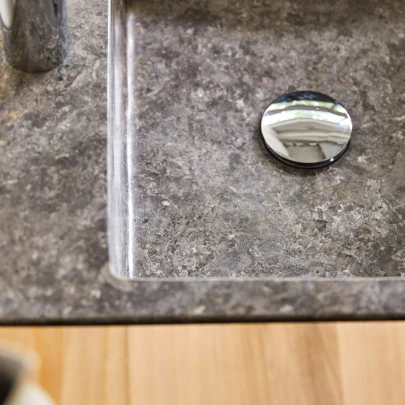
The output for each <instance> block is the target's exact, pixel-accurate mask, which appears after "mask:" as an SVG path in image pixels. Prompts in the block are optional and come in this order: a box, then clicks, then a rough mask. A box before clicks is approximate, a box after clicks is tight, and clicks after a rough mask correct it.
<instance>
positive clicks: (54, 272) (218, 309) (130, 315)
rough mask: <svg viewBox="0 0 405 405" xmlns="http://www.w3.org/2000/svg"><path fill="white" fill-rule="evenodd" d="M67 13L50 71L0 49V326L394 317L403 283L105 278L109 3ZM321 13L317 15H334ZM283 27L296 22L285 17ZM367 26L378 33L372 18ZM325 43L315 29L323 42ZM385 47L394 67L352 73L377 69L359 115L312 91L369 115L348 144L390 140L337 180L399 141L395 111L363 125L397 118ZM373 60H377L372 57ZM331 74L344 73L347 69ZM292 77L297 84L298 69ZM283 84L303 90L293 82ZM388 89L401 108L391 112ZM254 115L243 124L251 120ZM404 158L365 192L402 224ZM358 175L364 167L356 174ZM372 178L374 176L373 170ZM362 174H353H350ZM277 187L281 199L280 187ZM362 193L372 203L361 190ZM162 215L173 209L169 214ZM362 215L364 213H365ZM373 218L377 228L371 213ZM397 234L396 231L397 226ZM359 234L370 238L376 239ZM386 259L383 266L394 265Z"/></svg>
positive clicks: (95, 0) (399, 49)
mask: <svg viewBox="0 0 405 405" xmlns="http://www.w3.org/2000/svg"><path fill="white" fill-rule="evenodd" d="M113 3H114V4H113V5H114V7H118V5H119V4H122V3H121V2H120V0H114V1H113ZM283 4H284V2H281V1H280V2H278V1H277V2H274V6H275V7H276V10H277V9H280V7H281V8H284V7H285V6H284V5H283ZM289 4H291V7H292V10H293V9H294V7H296V6H294V4H295V2H294V3H289ZM353 4H354V3H353ZM356 4H357V3H356ZM370 4H373V3H370ZM253 5H254V2H252V7H253ZM394 5H395V4H394V2H385V3H384V6H381V7H383V9H382V11H381V13H382V16H383V18H382V20H381V21H382V22H381V24H383V26H385V25H387V26H390V24H391V22H389V21H387V18H386V17H384V16H386V14H384V13H388V15H389V17H390V19H391V18H392V19H393V23H394V24H396V25H395V26H397V24H398V21H399V19H400V13H401V12H402V9H401V7H397V15H395V16H394V15H393V14H392V10H393V9H394ZM399 6H400V4H399ZM67 8H68V10H67V11H68V17H69V20H68V22H69V31H70V53H69V55H68V57H67V59H66V60H65V61H64V63H63V65H62V66H61V67H60V68H59V69H56V70H54V71H52V72H49V73H46V74H39V75H33V74H22V73H19V72H17V71H15V70H14V69H13V68H11V67H10V66H9V65H7V64H6V62H5V59H4V53H3V52H2V49H0V77H1V78H2V80H1V81H0V324H21V323H25V324H27V323H29V324H34V323H35V324H50V323H63V324H70V323H118V322H124V323H139V322H207V321H256V320H290V319H294V320H302V319H312V320H315V319H364V318H367V319H369V318H372V319H377V318H379V319H398V318H401V319H405V280H404V279H403V278H393V277H386V278H371V277H363V278H361V279H359V278H344V279H343V278H330V277H329V278H323V279H319V278H318V279H313V278H310V279H308V278H293V279H284V280H282V279H275V278H270V277H267V278H238V279H222V280H218V279H215V278H206V279H205V280H199V281H198V280H195V279H189V280H171V281H169V280H156V279H149V280H137V281H125V280H120V279H117V278H115V277H113V276H112V275H111V273H110V271H109V264H108V257H107V243H106V224H105V217H106V209H105V208H106V198H107V196H106V138H107V117H106V108H107V94H106V80H107V75H106V73H107V72H106V71H107V50H106V47H107V4H106V2H105V1H104V0H103V1H101V0H86V1H84V0H70V1H68V2H67ZM370 9H371V10H374V11H373V13H376V12H377V11H376V10H377V9H376V8H375V7H374V8H373V7H371V6H370ZM328 15H329V14H327V15H326V16H323V17H322V16H321V17H322V18H331V17H328ZM372 15H374V14H372ZM159 18H161V17H159ZM289 18H296V17H295V16H294V13H293V14H292V15H291V16H290V17H289ZM335 18H337V17H335ZM384 18H385V19H384ZM314 19H315V21H317V19H316V18H315V17H314ZM367 21H370V20H367V19H364V24H365V26H366V25H367V24H368V22H367ZM371 21H374V22H375V24H376V25H377V20H376V19H371ZM276 22H277V20H275V23H276ZM292 22H293V21H291V24H292ZM280 23H282V21H280ZM284 24H285V23H284ZM359 24H360V23H359ZM384 24H385V25H384ZM196 25H198V24H197V22H196ZM335 25H338V24H337V23H336V24H335ZM402 32H403V31H402ZM327 33H328V29H327V26H325V28H324V31H323V35H325V36H326V35H327ZM384 38H385V39H384V41H387V43H388V42H389V43H392V44H395V43H396V44H397V45H391V60H390V61H387V60H385V59H384V60H381V61H380V62H379V63H376V64H371V66H370V67H368V66H364V67H363V71H364V72H365V73H367V69H369V68H371V69H374V70H375V71H376V74H375V75H374V76H369V75H366V74H364V75H361V74H360V73H356V78H357V79H356V80H357V83H356V86H357V87H356V89H361V92H362V96H361V97H362V98H363V99H364V101H362V102H361V105H363V103H365V105H367V108H366V107H365V106H364V107H361V109H358V110H356V108H360V107H356V103H353V104H352V105H350V103H351V101H350V100H351V97H347V96H346V95H345V93H344V91H347V92H349V93H348V94H349V95H350V94H353V97H359V96H358V95H357V93H358V92H357V91H352V90H351V89H350V88H346V87H344V89H345V90H344V91H343V90H340V92H339V91H337V90H336V88H335V87H334V86H335V84H334V85H333V86H332V85H329V87H328V88H327V89H326V85H327V83H324V86H325V87H324V88H322V89H326V90H327V91H326V92H328V93H330V94H332V95H334V96H336V97H338V98H339V99H340V100H341V101H342V102H345V104H346V106H347V107H350V108H351V111H352V112H353V117H354V118H355V123H356V122H357V123H358V122H359V121H360V120H363V119H364V117H363V115H362V114H360V112H363V111H369V119H370V120H372V121H364V122H365V123H366V125H365V126H364V125H363V127H362V126H359V125H358V124H356V125H357V128H358V130H357V131H358V132H357V134H355V136H356V137H357V138H355V139H360V137H361V136H362V137H363V139H365V138H367V136H370V137H372V139H373V140H374V141H375V140H378V136H377V135H378V132H379V133H381V134H383V135H384V136H385V137H389V139H390V140H391V141H390V142H392V144H391V143H387V144H384V145H388V146H387V150H379V149H376V148H374V147H373V144H372V143H370V142H368V143H366V144H364V142H360V141H357V142H358V143H357V146H356V144H355V143H354V144H353V145H352V146H353V148H352V149H351V150H349V152H348V154H347V155H346V156H345V157H344V158H342V160H341V162H339V163H338V165H339V166H338V165H336V166H333V167H331V168H330V169H327V170H331V171H332V173H333V170H346V167H350V165H353V164H354V163H355V162H356V165H357V166H358V167H363V166H361V164H363V163H362V162H361V161H357V159H358V157H359V156H362V155H363V154H362V153H359V150H361V151H363V150H364V151H366V152H365V153H367V154H366V155H365V156H370V157H372V159H369V161H368V164H371V165H373V164H375V165H377V166H378V167H379V168H380V167H381V166H380V165H381V163H380V161H379V160H378V159H382V161H383V162H386V160H385V159H386V158H385V157H384V156H385V154H386V153H391V152H392V151H393V150H395V149H394V145H396V144H395V142H396V140H397V139H398V136H401V132H400V131H401V128H403V127H401V125H403V121H401V120H403V118H401V117H403V113H400V114H398V111H400V110H399V109H398V110H393V111H394V113H393V114H391V115H387V116H385V115H384V116H383V120H382V121H381V120H380V119H378V120H376V119H375V118H373V117H374V116H373V113H377V112H378V109H377V108H376V107H379V108H388V107H387V106H390V108H392V109H394V107H395V108H397V107H396V106H397V105H398V106H400V105H401V103H403V101H404V100H403V94H402V93H400V89H401V88H402V89H403V80H404V79H403V78H404V70H403V66H404V63H403V57H404V50H403V42H401V41H400V40H397V39H396V38H394V34H393V35H392V38H388V36H387V37H384ZM375 40H376V39H375V38H374V33H370V39H369V40H367V44H369V43H370V42H372V41H375ZM156 42H157V43H158V39H156ZM376 43H380V42H376ZM380 44H381V43H380ZM273 45H274V46H276V43H275V44H273ZM364 46H366V45H364ZM367 46H368V45H367ZM0 48H1V43H0ZM367 49H370V48H367ZM322 54H323V53H322ZM378 55H379V53H376V55H375V57H376V58H378V57H379V56H378ZM384 55H387V54H386V53H384ZM401 58H402V59H401ZM291 60H292V61H291V63H298V62H294V61H293V58H291ZM370 60H371V59H370ZM349 61H350V59H348V62H347V63H349ZM380 63H381V64H382V67H380ZM331 66H333V64H331ZM231 68H232V67H230V69H231ZM342 68H343V69H347V71H348V72H349V73H350V69H349V67H346V65H345V64H342ZM302 69H304V70H303V72H305V75H306V76H305V77H307V79H306V80H307V81H306V82H305V83H304V84H305V87H308V88H315V87H318V86H319V84H317V82H316V80H322V79H321V78H317V74H315V73H311V70H310V69H309V68H308V67H305V66H303V67H302ZM289 72H290V73H289V74H293V72H295V73H294V74H295V75H302V74H304V73H302V72H301V68H300V69H298V67H297V69H294V70H290V71H289ZM300 72H301V73H300ZM377 72H378V73H381V74H379V75H377ZM285 80H287V79H285ZM380 80H382V81H383V82H384V83H386V86H387V89H388V90H381V88H382V87H381V86H380V87H378V89H379V91H380V93H378V92H375V89H374V87H373V86H372V84H373V81H376V83H378V81H380ZM333 83H335V82H333ZM390 83H391V84H390ZM304 84H303V85H304ZM394 84H395V85H394ZM288 85H289V86H290V85H291V86H293V85H295V86H299V87H301V84H300V83H299V84H297V83H296V81H295V80H294V81H293V80H292V82H291V83H288ZM401 86H402V87H401ZM258 87H260V86H258ZM342 89H343V87H342ZM318 90H320V89H319V88H318ZM282 91H284V86H282V85H280V88H277V89H275V90H274V93H279V92H282ZM391 91H392V92H393V93H392V94H395V97H396V99H397V101H398V104H394V103H393V102H392V100H393V98H391V95H390V94H391V93H390V92H391ZM192 92H193V89H189V93H192ZM263 92H265V93H266V95H263V96H262V97H263V100H262V101H263V104H264V105H263V106H261V107H260V111H256V110H255V114H260V112H261V109H262V108H265V107H266V106H267V103H268V102H270V101H271V98H272V97H273V96H272V94H270V93H267V92H268V87H267V86H265V87H264V88H263ZM351 92H352V93H351ZM192 94H193V93H192ZM263 94H264V93H263ZM381 95H384V97H385V99H384V100H385V101H383V99H382V98H381ZM190 97H191V96H190ZM392 97H394V96H392ZM401 97H402V98H401ZM252 98H253V97H252ZM356 100H357V98H356ZM401 100H402V101H401ZM348 103H349V104H348ZM384 103H387V104H386V106H385V104H384ZM260 104H262V103H261V102H260ZM143 105H145V104H143ZM373 106H374V107H373ZM233 108H236V107H234V106H232V108H231V109H230V110H229V114H230V115H229V117H231V115H232V114H231V113H233V112H235V110H233ZM398 108H399V107H398ZM213 111H215V110H213ZM238 111H239V110H238ZM384 111H385V110H384ZM238 115H240V112H238ZM255 117H256V118H255ZM255 117H253V118H252V120H253V121H254V120H256V119H257V118H258V117H259V115H257V116H255ZM378 117H380V115H379V116H378ZM394 118H395V120H394ZM253 121H252V122H253ZM249 122H250V121H249ZM367 122H369V124H367ZM370 122H371V124H370ZM257 123H258V122H257ZM243 125H244V128H245V129H244V134H245V135H244V136H246V137H247V128H248V127H249V125H252V124H251V123H248V124H243ZM367 125H369V126H367ZM375 125H377V128H378V131H376V130H375V129H374V126H375ZM361 128H363V129H361ZM394 129H395V130H394ZM361 134H363V135H361ZM205 136H208V135H205ZM207 139H208V138H207ZM232 139H233V138H231V137H230V138H229V142H230V145H231V143H233V142H235V141H236V140H232ZM243 139H244V138H243ZM246 139H249V138H246ZM255 139H256V138H255ZM251 145H255V146H254V147H253V146H251ZM239 147H240V148H241V147H245V148H247V147H249V148H250V147H252V148H254V149H252V150H256V151H257V153H259V151H262V153H263V154H264V150H262V149H261V147H260V146H259V144H258V143H248V142H246V146H243V145H240V146H239ZM356 148H358V149H356ZM363 148H364V149H363ZM391 148H392V149H391ZM390 151H391V152H390ZM235 153H236V152H235ZM249 153H253V152H249ZM261 162H262V164H264V162H267V164H268V166H267V171H266V173H272V174H274V176H276V177H277V178H278V179H279V180H280V178H281V177H284V176H288V179H291V181H292V182H294V187H296V186H295V182H297V181H299V180H300V177H297V172H295V171H290V169H288V168H286V167H284V166H281V165H279V164H278V163H275V162H274V161H272V160H271V158H268V160H267V156H266V159H263V160H261ZM401 162H403V160H401V158H396V160H392V161H391V162H390V163H389V164H387V166H386V167H384V168H383V169H384V170H381V171H380V173H381V177H384V178H386V176H388V173H389V175H390V178H391V179H392V180H390V182H387V181H384V182H382V181H380V182H379V183H378V182H377V183H375V184H376V185H378V186H381V184H384V187H387V190H388V191H387V192H386V191H384V192H383V193H382V194H384V193H385V194H388V195H389V197H385V194H384V196H383V197H381V199H383V200H384V201H387V200H388V201H391V200H390V198H393V196H395V195H396V194H395V193H397V195H398V200H397V206H396V211H397V212H398V213H399V215H400V213H401V211H400V207H401V204H402V203H403V201H401V200H400V198H399V196H400V194H399V193H400V192H401V189H400V187H403V183H402V186H400V187H398V182H400V181H403V176H402V173H403V167H401ZM348 165H349V166H348ZM262 170H263V169H262ZM282 170H284V171H282ZM363 170H364V171H367V170H369V169H368V168H367V165H365V166H364V168H363ZM374 170H375V171H374V172H373V173H375V175H376V173H377V172H378V171H377V169H374ZM379 170H380V169H379ZM353 173H354V172H353ZM362 175H363V172H361V170H360V169H358V172H357V174H356V176H360V177H361V176H362ZM302 176H304V177H305V176H308V179H307V181H313V180H311V179H314V178H315V177H314V175H313V174H312V175H310V174H309V173H307V172H305V173H304V172H303V173H302V174H301V177H302ZM319 176H324V177H323V179H324V180H325V179H327V178H328V171H325V172H322V173H320V174H319V173H317V175H316V178H317V179H321V178H322V177H319ZM353 177H355V176H353ZM279 180H278V181H279ZM335 180H336V179H335ZM317 181H319V180H317ZM317 181H316V182H317ZM325 181H326V180H325ZM316 182H315V183H314V184H316ZM280 184H281V183H280ZM283 187H284V189H286V186H285V185H283ZM340 190H341V191H340V192H344V190H345V189H344V188H343V187H341V188H340ZM383 190H385V189H383ZM402 190H403V189H402ZM325 191H326V190H325ZM231 192H232V191H230V193H231ZM368 193H371V195H373V196H375V195H376V194H375V193H376V191H374V189H373V188H372V187H371V188H370V191H368ZM232 195H233V194H232ZM359 195H360V193H359ZM363 198H364V196H363ZM381 199H380V200H379V201H381ZM363 201H364V200H363ZM163 207H164V206H163ZM392 207H393V206H391V205H389V206H388V210H387V211H381V212H383V213H384V212H386V213H390V212H391V211H390V210H391V208H392ZM166 208H171V209H172V207H171V206H166ZM366 209H368V210H370V209H369V208H367V206H366ZM378 209H380V208H379V207H376V210H378ZM373 218H374V220H376V217H375V216H374V217H373ZM377 219H378V218H377ZM387 223H388V222H387ZM388 224H389V223H388ZM397 224H401V219H400V218H399V217H398V219H397ZM390 226H391V225H390ZM370 237H372V238H375V236H373V234H371V235H370ZM384 237H385V238H387V236H384ZM231 239H232V238H231ZM388 247H389V246H387V248H388ZM388 262H390V263H393V261H392V259H389V260H388ZM398 268H399V267H398ZM370 274H372V273H370Z"/></svg>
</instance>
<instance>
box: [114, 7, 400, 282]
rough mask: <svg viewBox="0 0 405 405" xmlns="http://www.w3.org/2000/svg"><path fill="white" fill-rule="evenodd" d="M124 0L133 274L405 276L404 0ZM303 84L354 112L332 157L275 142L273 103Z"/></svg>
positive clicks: (127, 219)
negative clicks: (345, 148)
mask: <svg viewBox="0 0 405 405" xmlns="http://www.w3.org/2000/svg"><path fill="white" fill-rule="evenodd" d="M122 12H123V16H122V17H121V19H122V20H121V22H120V21H118V20H117V21H118V22H116V24H119V25H122V27H124V26H125V27H126V30H124V29H123V28H121V31H122V34H121V36H119V37H118V38H117V39H116V41H121V42H123V43H124V44H127V45H128V46H129V47H130V49H129V48H128V47H127V52H128V54H127V57H126V59H125V58H123V59H120V62H121V63H117V64H115V65H114V68H113V69H114V75H117V74H118V75H119V74H120V73H121V74H122V75H123V76H128V78H129V80H123V81H122V83H121V85H122V87H125V89H121V88H118V91H117V89H115V90H116V91H117V92H118V94H120V95H122V97H124V98H125V97H127V98H128V100H126V103H123V105H125V106H126V111H127V115H123V122H122V127H123V128H129V129H126V131H127V134H126V137H123V138H122V139H123V140H122V142H127V145H126V146H127V148H128V149H127V150H126V151H125V156H123V157H122V161H121V165H123V166H125V167H126V169H125V170H124V175H129V176H130V177H131V182H130V184H129V185H128V187H129V189H130V191H129V192H128V199H127V201H128V207H127V211H126V213H125V214H124V216H123V218H122V221H123V226H122V229H125V227H126V226H127V227H128V228H130V229H129V236H128V242H127V243H128V245H129V246H128V249H126V251H125V254H126V255H128V256H129V257H128V258H125V260H123V264H122V265H121V266H119V268H118V269H117V273H118V274H119V275H121V276H126V275H129V276H132V277H241V276H242V277H243V276H263V277H266V276H278V277H295V276H296V277H313V276H321V277H350V276H371V277H375V276H403V275H404V274H405V222H404V218H405V205H404V201H405V198H404V196H405V153H404V133H403V129H404V123H405V115H404V107H403V106H404V102H405V84H404V77H405V76H404V74H405V71H404V58H405V56H404V55H405V37H404V31H405V29H404V27H405V24H404V22H405V8H404V6H403V2H402V1H388V2H384V4H381V2H378V1H368V0H367V1H349V0H345V1H339V2H335V1H323V2H320V1H318V0H313V1H305V2H288V1H287V2H285V1H266V0H257V1H236V2H235V1H233V0H207V1H201V0H176V1H174V0H172V1H171V0H168V1H164V2H161V1H160V0H148V1H142V0H141V1H138V0H137V1H128V2H127V6H126V8H125V7H124V8H123V11H122ZM124 47H125V46H124ZM128 49H129V50H128ZM128 86H129V87H128ZM292 89H312V90H316V91H320V92H322V93H325V94H330V95H331V96H333V97H335V98H336V99H338V100H339V101H341V102H342V103H343V104H344V105H345V107H346V108H347V109H348V110H349V112H350V113H351V115H352V118H353V121H354V131H353V138H352V144H351V147H350V150H349V152H348V153H347V154H346V155H345V156H344V157H343V158H342V159H341V160H340V161H339V162H337V163H336V164H334V165H333V166H330V167H328V168H326V169H322V170H298V169H293V168H289V167H287V166H285V165H283V164H280V163H278V162H276V161H275V160H274V158H272V157H270V156H269V154H268V153H267V151H266V150H265V148H264V147H263V145H262V144H261V141H260V135H259V126H260V119H261V115H262V114H263V112H264V110H265V109H266V108H267V106H268V105H269V104H270V102H271V101H272V100H273V99H275V98H276V97H277V96H279V95H281V94H283V93H285V92H287V91H290V90H292ZM121 90H122V91H121ZM126 92H128V94H126ZM128 115H129V118H128V122H127V121H125V120H126V118H127V117H128ZM127 124H128V125H127ZM127 139H129V140H131V142H129V141H127ZM117 142H119V141H117ZM128 150H129V152H128ZM122 192H124V193H125V190H124V191H123V190H121V191H120V193H122ZM113 193H114V190H113ZM131 236H132V238H131ZM131 246H134V248H131ZM127 263H129V264H128V265H127Z"/></svg>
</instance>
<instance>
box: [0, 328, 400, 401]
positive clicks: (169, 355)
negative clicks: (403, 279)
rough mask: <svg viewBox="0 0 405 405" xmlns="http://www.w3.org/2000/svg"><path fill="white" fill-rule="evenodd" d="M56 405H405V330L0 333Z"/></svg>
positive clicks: (27, 330)
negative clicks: (34, 366)
mask: <svg viewBox="0 0 405 405" xmlns="http://www.w3.org/2000/svg"><path fill="white" fill-rule="evenodd" d="M5 340H12V341H14V342H19V343H21V344H22V345H24V346H26V347H30V348H33V349H35V350H36V351H37V352H38V353H40V355H41V357H42V360H43V364H42V368H41V371H40V372H39V373H38V376H37V378H38V381H39V382H40V383H41V384H42V385H43V386H44V387H45V388H46V389H47V390H48V392H49V393H50V394H51V395H52V397H53V398H54V399H55V401H56V403H57V404H62V405H72V404H74V405H82V404H83V405H84V404H86V405H96V404H97V405H104V404H114V405H121V404H122V405H126V404H131V405H135V404H136V405H152V404H153V405H155V404H156V405H166V404H167V405H171V404H175V405H178V404H181V405H183V404H184V405H200V404H204V405H206V404H209V405H217V404H218V405H219V404H221V405H223V404H231V405H239V404H244V405H245V404H246V405H257V404H259V405H261V404H266V405H273V404H280V405H290V404H291V405H293V404H294V405H307V404H322V405H329V404H336V405H337V404H343V405H352V404H353V405H363V404H364V405H390V404H395V405H397V404H398V405H399V404H405V322H357V323H296V324H288V323H275V324H244V325H241V324H233V325H184V326H131V327H64V328H56V327H52V328H39V327H38V328H0V342H4V341H5Z"/></svg>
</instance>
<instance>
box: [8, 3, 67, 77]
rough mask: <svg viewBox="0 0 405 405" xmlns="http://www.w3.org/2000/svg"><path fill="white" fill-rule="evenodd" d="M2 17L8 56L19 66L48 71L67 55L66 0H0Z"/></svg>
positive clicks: (23, 69) (12, 63)
mask: <svg viewBox="0 0 405 405" xmlns="http://www.w3.org/2000/svg"><path fill="white" fill-rule="evenodd" d="M0 20H1V24H0V25H1V27H2V31H3V46H4V50H5V53H6V58H7V60H8V62H9V63H10V64H11V65H12V66H14V67H15V68H17V69H19V70H22V71H24V72H46V71H48V70H51V69H53V68H55V67H56V66H58V65H59V64H60V63H62V61H63V60H64V59H65V57H66V55H67V53H68V49H69V45H68V34H67V15H66V1H65V0H0Z"/></svg>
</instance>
